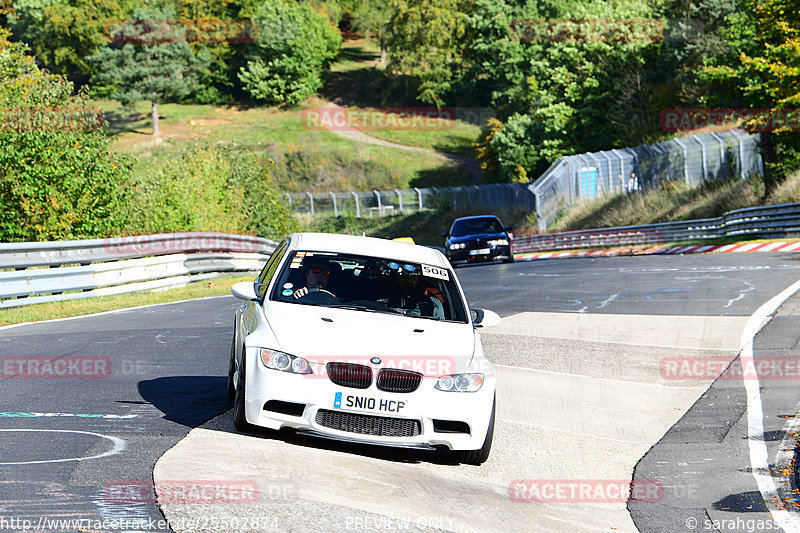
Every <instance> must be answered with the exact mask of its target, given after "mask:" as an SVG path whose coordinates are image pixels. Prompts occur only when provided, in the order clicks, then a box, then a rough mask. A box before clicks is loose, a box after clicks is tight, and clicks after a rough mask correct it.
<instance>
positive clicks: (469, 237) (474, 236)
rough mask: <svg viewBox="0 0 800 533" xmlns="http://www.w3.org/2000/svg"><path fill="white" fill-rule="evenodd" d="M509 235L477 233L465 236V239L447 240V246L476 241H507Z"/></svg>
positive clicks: (454, 238) (452, 238) (453, 238)
mask: <svg viewBox="0 0 800 533" xmlns="http://www.w3.org/2000/svg"><path fill="white" fill-rule="evenodd" d="M507 238H508V235H506V234H505V233H475V234H472V235H465V236H463V237H450V238H449V239H448V240H447V244H453V243H458V242H469V241H474V240H476V239H507Z"/></svg>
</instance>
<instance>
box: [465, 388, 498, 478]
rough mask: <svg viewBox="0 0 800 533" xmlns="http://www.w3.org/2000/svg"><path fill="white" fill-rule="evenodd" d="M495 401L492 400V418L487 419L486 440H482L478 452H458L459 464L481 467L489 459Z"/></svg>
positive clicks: (492, 436)
mask: <svg viewBox="0 0 800 533" xmlns="http://www.w3.org/2000/svg"><path fill="white" fill-rule="evenodd" d="M495 403H496V402H495V400H494V399H493V400H492V416H491V417H490V418H489V427H488V429H487V430H486V438H485V439H483V446H481V448H480V449H479V450H465V451H461V452H458V460H459V462H461V463H466V464H470V465H476V466H477V465H482V464H483V463H485V462H486V460H487V459H488V458H489V452H490V451H492V439H493V438H494V411H495Z"/></svg>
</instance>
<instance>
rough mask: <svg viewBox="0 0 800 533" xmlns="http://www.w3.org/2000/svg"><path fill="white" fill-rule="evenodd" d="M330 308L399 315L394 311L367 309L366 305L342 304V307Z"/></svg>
mask: <svg viewBox="0 0 800 533" xmlns="http://www.w3.org/2000/svg"><path fill="white" fill-rule="evenodd" d="M330 307H335V308H336V309H349V310H351V311H365V312H367V313H387V314H391V315H393V314H397V311H395V310H394V309H386V310H383V309H374V308H372V307H367V306H366V305H352V304H340V305H331V306H330Z"/></svg>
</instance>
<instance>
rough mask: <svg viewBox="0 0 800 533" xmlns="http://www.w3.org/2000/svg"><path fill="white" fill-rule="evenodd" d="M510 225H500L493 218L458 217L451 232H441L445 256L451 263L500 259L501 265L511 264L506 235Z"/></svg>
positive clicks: (507, 236)
mask: <svg viewBox="0 0 800 533" xmlns="http://www.w3.org/2000/svg"><path fill="white" fill-rule="evenodd" d="M510 231H511V226H505V227H504V226H503V223H502V222H500V219H499V218H497V217H496V216H494V215H480V216H473V217H463V218H457V219H456V220H455V221H453V225H452V226H450V231H449V232H447V233H442V236H443V237H446V238H447V240H446V241H445V243H444V249H445V254H446V255H447V259H449V260H450V263H452V264H455V263H456V262H457V261H466V262H468V263H476V262H481V261H494V260H496V259H502V260H503V262H504V263H513V262H514V253H513V252H512V250H511V238H510V236H509V232H510Z"/></svg>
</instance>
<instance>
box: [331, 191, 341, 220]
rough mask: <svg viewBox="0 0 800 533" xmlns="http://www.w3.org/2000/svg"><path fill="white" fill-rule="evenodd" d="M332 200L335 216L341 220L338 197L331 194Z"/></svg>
mask: <svg viewBox="0 0 800 533" xmlns="http://www.w3.org/2000/svg"><path fill="white" fill-rule="evenodd" d="M330 195H331V198H333V216H334V217H336V218H339V209H337V207H336V195H335V194H334V193H332V192H331V193H330Z"/></svg>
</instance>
